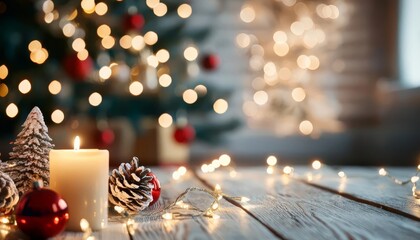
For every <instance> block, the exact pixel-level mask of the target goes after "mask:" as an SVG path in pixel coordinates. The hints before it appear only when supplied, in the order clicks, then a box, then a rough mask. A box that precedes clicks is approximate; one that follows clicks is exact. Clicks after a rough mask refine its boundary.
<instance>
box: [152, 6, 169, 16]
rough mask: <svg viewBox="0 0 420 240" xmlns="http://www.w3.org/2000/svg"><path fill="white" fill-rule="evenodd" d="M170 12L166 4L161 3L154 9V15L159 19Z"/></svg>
mask: <svg viewBox="0 0 420 240" xmlns="http://www.w3.org/2000/svg"><path fill="white" fill-rule="evenodd" d="M167 12H168V7H167V6H166V4H164V3H159V4H157V5H156V6H155V7H154V8H153V13H154V14H155V15H156V16H158V17H163V16H165V14H166V13H167Z"/></svg>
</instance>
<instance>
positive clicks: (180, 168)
mask: <svg viewBox="0 0 420 240" xmlns="http://www.w3.org/2000/svg"><path fill="white" fill-rule="evenodd" d="M178 172H179V174H181V175H185V173H187V168H186V167H184V166H181V167H179V168H178Z"/></svg>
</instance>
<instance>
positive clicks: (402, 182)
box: [378, 165, 420, 199]
mask: <svg viewBox="0 0 420 240" xmlns="http://www.w3.org/2000/svg"><path fill="white" fill-rule="evenodd" d="M378 173H379V175H380V176H382V177H388V178H389V179H391V180H392V182H394V183H395V184H397V185H406V184H409V183H411V184H412V188H411V193H412V195H413V197H415V198H417V199H420V195H419V194H417V181H418V180H419V176H418V175H419V174H420V165H418V166H417V172H416V174H415V175H414V176H412V177H411V178H409V179H407V180H401V179H399V178H396V177H394V176H392V175H390V174H389V172H388V171H386V170H385V168H380V169H379V171H378Z"/></svg>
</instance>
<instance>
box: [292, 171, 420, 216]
mask: <svg viewBox="0 0 420 240" xmlns="http://www.w3.org/2000/svg"><path fill="white" fill-rule="evenodd" d="M378 169H379V168H366V167H363V168H362V167H346V168H343V169H342V170H343V171H344V172H345V173H346V174H347V176H348V177H347V179H340V178H339V177H338V176H337V172H338V171H337V170H336V171H332V170H330V169H328V168H324V169H321V170H318V171H315V170H308V169H307V168H296V172H297V173H299V174H300V175H302V176H303V178H304V179H305V181H307V182H308V183H310V184H315V185H318V186H322V187H326V188H329V189H331V190H333V191H336V192H339V193H343V194H349V195H351V196H354V197H356V198H358V199H363V200H367V201H370V202H374V203H376V204H379V205H381V206H383V207H386V208H387V209H388V208H389V210H390V211H392V210H393V209H394V211H398V212H400V214H402V215H404V213H406V214H407V217H410V216H412V218H413V219H415V220H420V205H419V203H420V200H419V199H415V198H414V197H412V192H411V187H412V185H411V184H407V185H404V186H401V185H397V184H394V183H393V182H392V181H391V180H390V179H389V178H387V177H381V176H379V175H378ZM415 170H416V169H415V168H413V169H409V168H390V169H387V171H389V172H390V173H391V174H392V175H395V176H396V177H398V178H400V179H404V180H405V179H409V178H411V176H414V174H415V173H416V172H415ZM308 173H310V174H312V177H311V180H310V181H309V180H308Z"/></svg>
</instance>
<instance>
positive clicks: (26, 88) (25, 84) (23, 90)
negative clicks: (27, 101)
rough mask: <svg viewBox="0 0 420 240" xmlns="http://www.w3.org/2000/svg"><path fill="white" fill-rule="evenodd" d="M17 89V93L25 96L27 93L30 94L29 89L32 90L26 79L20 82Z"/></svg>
mask: <svg viewBox="0 0 420 240" xmlns="http://www.w3.org/2000/svg"><path fill="white" fill-rule="evenodd" d="M18 88H19V91H20V92H21V93H22V94H27V93H28V92H30V91H31V88H32V86H31V82H29V80H28V79H24V80H22V81H21V82H20V83H19V86H18Z"/></svg>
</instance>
